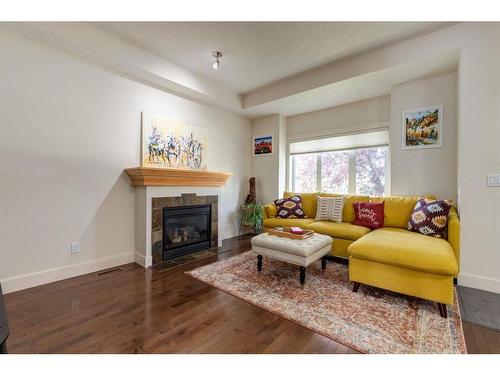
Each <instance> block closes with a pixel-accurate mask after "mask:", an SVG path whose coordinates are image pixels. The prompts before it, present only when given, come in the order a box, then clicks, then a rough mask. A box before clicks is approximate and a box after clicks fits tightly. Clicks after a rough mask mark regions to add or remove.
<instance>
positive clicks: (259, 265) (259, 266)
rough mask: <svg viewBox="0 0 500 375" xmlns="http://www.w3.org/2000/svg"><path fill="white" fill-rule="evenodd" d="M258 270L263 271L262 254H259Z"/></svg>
mask: <svg viewBox="0 0 500 375" xmlns="http://www.w3.org/2000/svg"><path fill="white" fill-rule="evenodd" d="M257 271H259V272H260V271H262V255H257Z"/></svg>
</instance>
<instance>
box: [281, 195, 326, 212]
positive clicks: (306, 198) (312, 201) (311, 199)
mask: <svg viewBox="0 0 500 375" xmlns="http://www.w3.org/2000/svg"><path fill="white" fill-rule="evenodd" d="M294 195H298V196H300V197H301V198H302V209H303V210H304V213H305V214H306V216H307V217H316V207H317V204H318V203H317V196H318V193H292V192H289V191H285V192H284V193H283V198H290V197H293V196H294Z"/></svg>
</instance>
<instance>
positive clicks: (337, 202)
mask: <svg viewBox="0 0 500 375" xmlns="http://www.w3.org/2000/svg"><path fill="white" fill-rule="evenodd" d="M317 199H318V207H317V209H316V220H318V221H319V220H326V221H333V222H335V223H340V222H342V213H343V210H344V197H342V196H341V197H320V196H318V197H317Z"/></svg>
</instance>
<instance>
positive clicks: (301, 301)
mask: <svg viewBox="0 0 500 375" xmlns="http://www.w3.org/2000/svg"><path fill="white" fill-rule="evenodd" d="M317 263H318V264H313V265H311V266H309V267H308V268H307V275H306V284H305V285H304V286H301V285H300V283H299V271H298V267H296V266H293V265H290V264H286V263H284V262H281V261H277V260H273V259H270V258H264V262H263V269H262V272H261V273H258V272H257V267H256V256H255V255H253V254H251V252H245V253H242V254H239V255H237V256H234V257H232V258H228V259H224V260H221V261H219V262H216V263H212V264H209V265H206V266H203V267H200V268H197V269H194V270H192V271H189V272H186V273H187V274H188V275H191V276H192V277H194V278H196V279H198V280H201V281H203V282H205V283H207V284H209V285H211V286H213V287H215V288H218V289H220V290H223V291H225V292H227V293H229V294H232V295H233V296H236V297H238V298H241V299H242V300H244V301H247V302H249V303H252V304H254V305H256V306H258V307H260V308H263V309H265V310H268V311H270V312H272V313H274V314H277V315H279V316H281V317H283V318H286V319H288V320H291V321H293V322H295V323H298V324H300V325H302V326H304V327H306V328H309V329H311V330H313V331H315V332H317V333H319V334H322V335H324V336H326V337H328V338H330V339H332V340H335V341H337V342H339V343H341V344H343V345H346V346H348V347H350V348H352V349H355V350H358V351H360V352H362V353H399V354H408V353H454V354H458V353H466V347H465V340H464V334H463V330H462V324H461V320H460V312H459V308H458V301H457V298H456V296H455V304H454V305H453V306H448V318H447V319H443V318H441V316H440V315H439V312H438V308H437V304H436V303H431V302H428V301H424V300H421V299H418V298H412V297H406V296H402V295H400V294H397V293H392V292H387V291H382V290H380V289H377V288H371V287H368V286H365V285H362V286H361V287H360V288H359V290H358V292H357V293H354V292H352V289H351V288H352V284H351V283H350V282H349V277H348V269H347V266H346V265H343V264H338V263H334V262H328V264H327V268H326V270H325V271H322V270H321V267H320V262H317Z"/></svg>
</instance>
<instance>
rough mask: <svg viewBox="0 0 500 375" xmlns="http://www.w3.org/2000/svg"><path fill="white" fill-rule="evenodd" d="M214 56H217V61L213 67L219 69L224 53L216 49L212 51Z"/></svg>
mask: <svg viewBox="0 0 500 375" xmlns="http://www.w3.org/2000/svg"><path fill="white" fill-rule="evenodd" d="M212 56H213V57H215V62H214V64H213V65H212V67H213V68H214V69H215V70H217V69H219V65H220V61H219V59H220V58H221V57H222V53H221V52H219V51H214V52H212Z"/></svg>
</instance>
